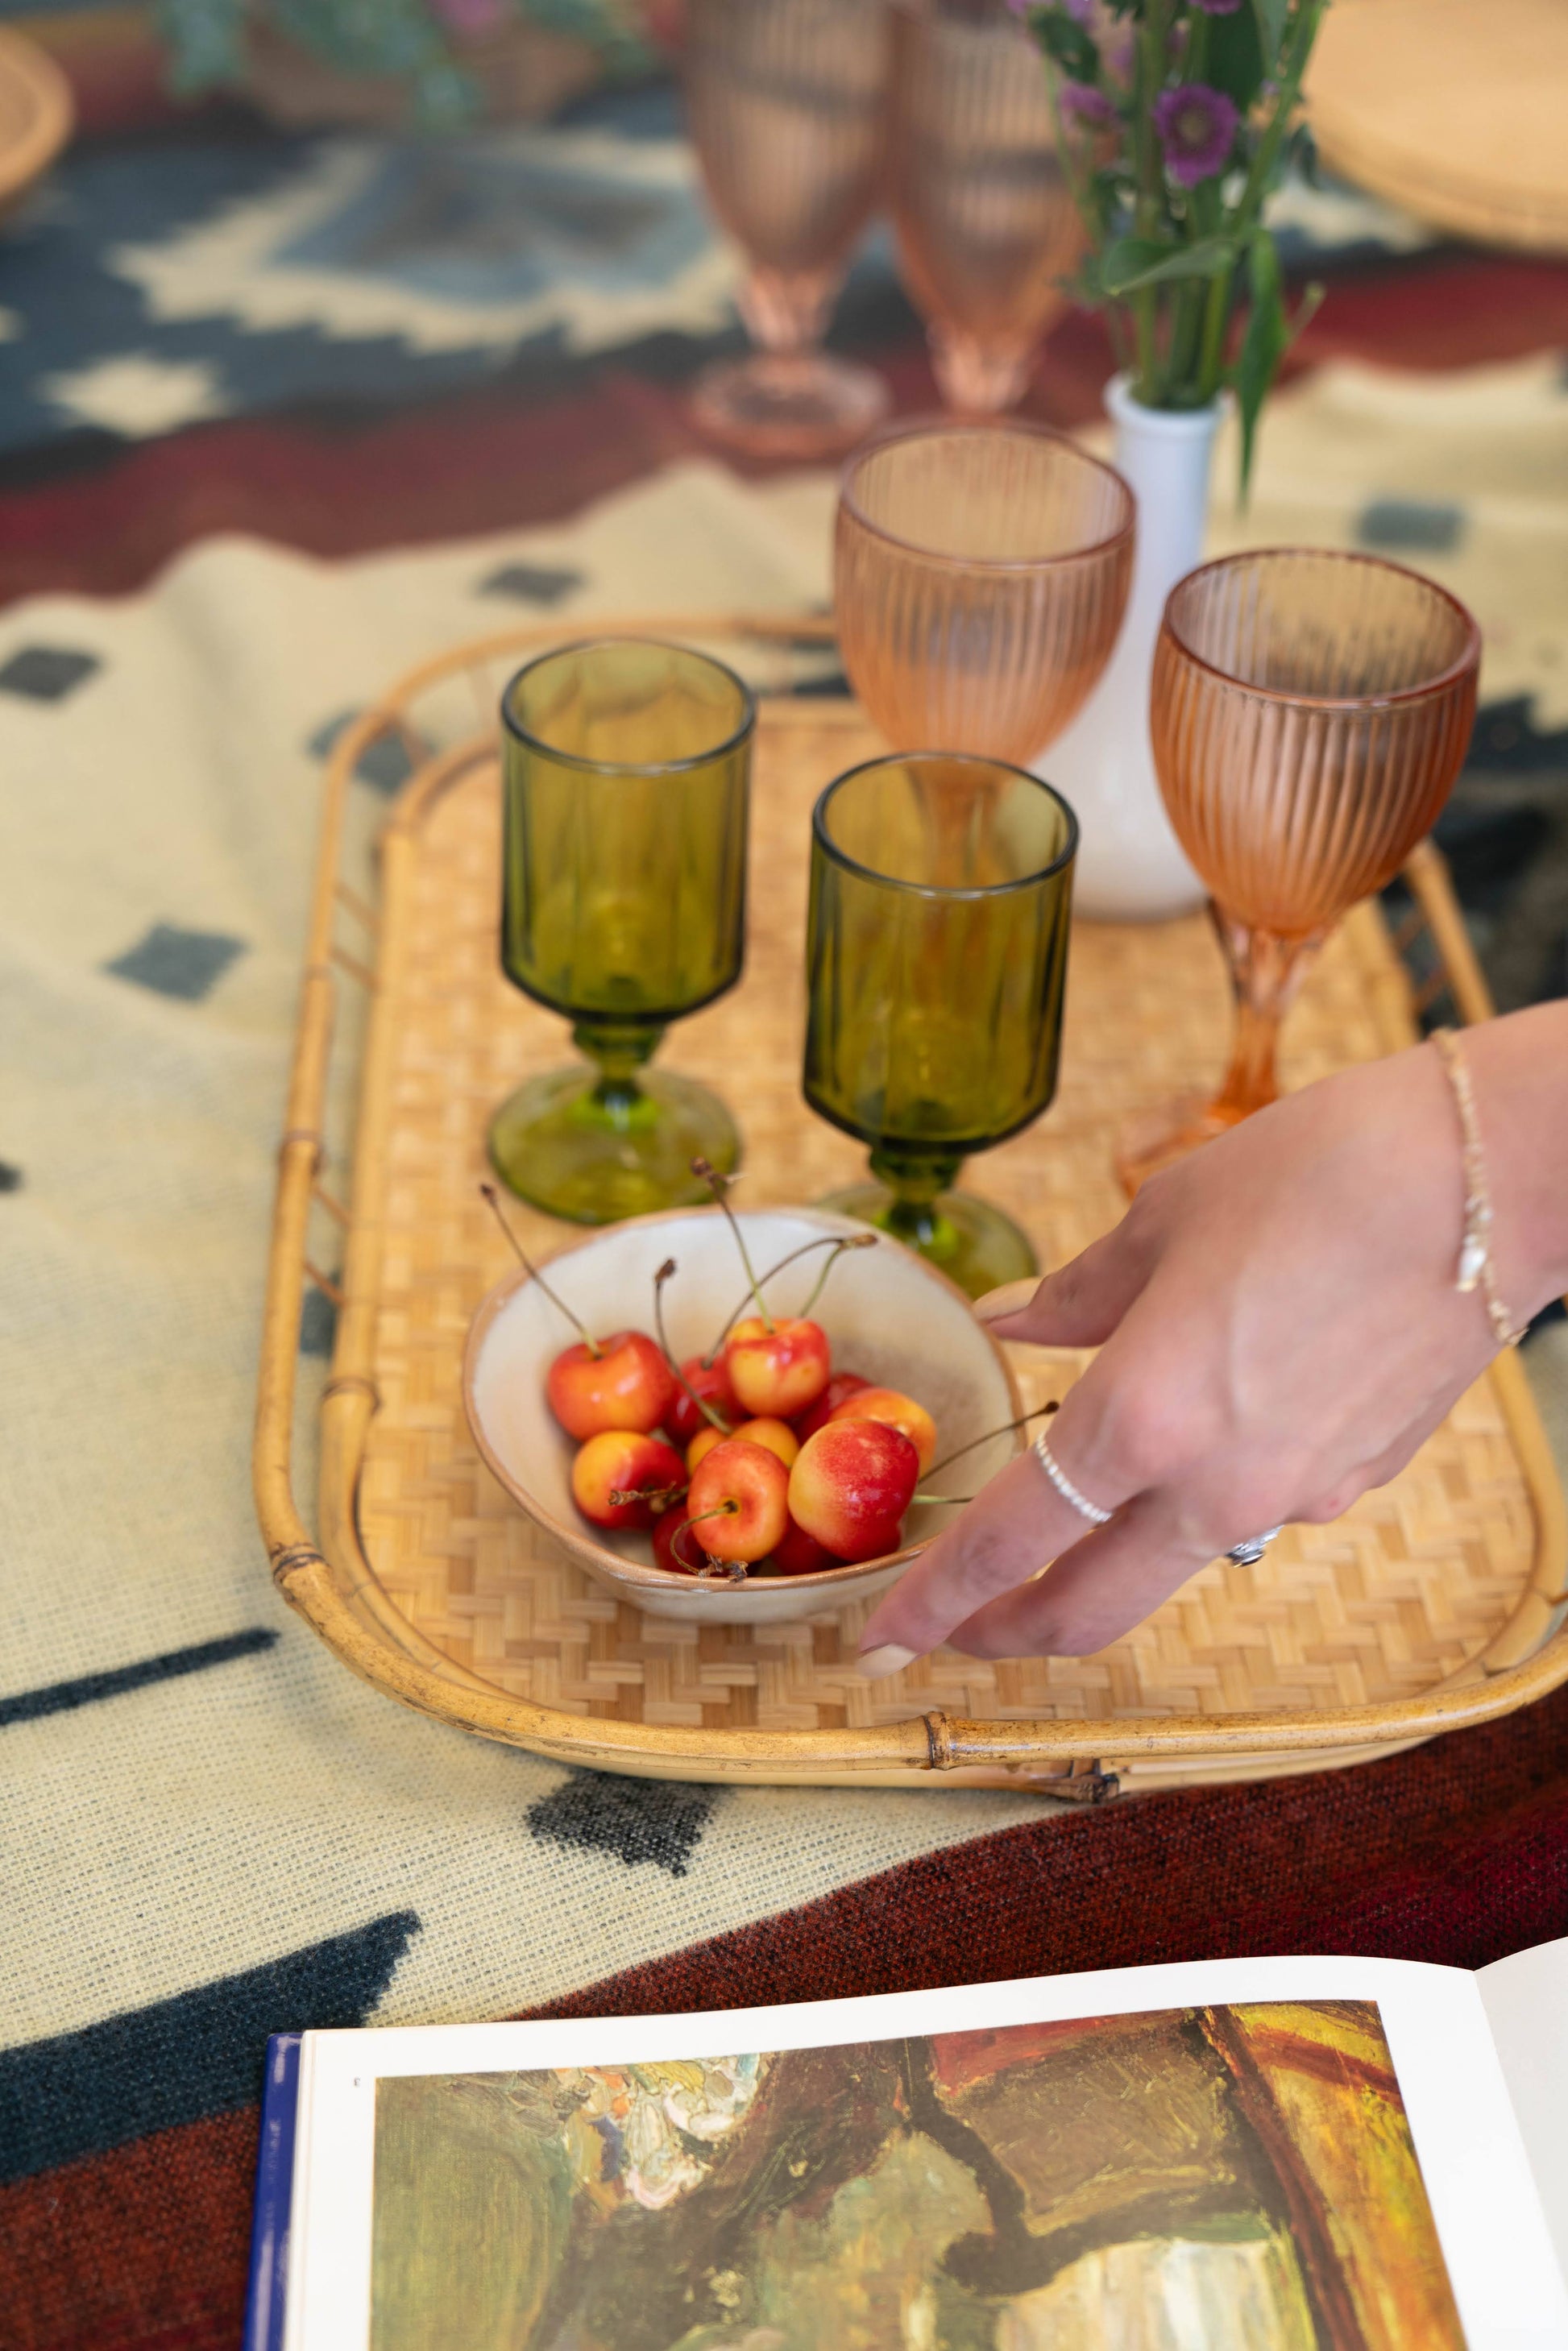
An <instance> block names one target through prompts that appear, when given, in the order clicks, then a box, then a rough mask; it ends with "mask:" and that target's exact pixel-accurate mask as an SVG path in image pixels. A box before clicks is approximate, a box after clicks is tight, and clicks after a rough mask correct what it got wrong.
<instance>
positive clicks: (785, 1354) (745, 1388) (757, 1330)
mask: <svg viewBox="0 0 1568 2351" xmlns="http://www.w3.org/2000/svg"><path fill="white" fill-rule="evenodd" d="M724 1361H725V1368H726V1369H727V1372H728V1374H729V1384H730V1385H731V1387H732V1388H733V1389H734V1390H735V1393H736V1396H737V1400H738V1402H739V1403H741V1404H742V1405H745V1407H746V1410H747V1413H748V1414H750V1415H751V1416H753V1417H754V1418H756V1417H758V1416H763V1415H766V1416H768V1418H769V1419H778V1420H792V1419H793V1418H794V1416H795V1415H796V1414H797V1413H798V1412H804V1411H805V1409H806V1407H807V1405H810V1404H815V1402H816V1400H817V1398H818V1397H819V1396H820V1395H821V1393H822V1390H823V1389H824V1388H825V1387H826V1386H827V1384H828V1379H829V1375H830V1374H831V1370H832V1365H831V1362H830V1361H829V1356H828V1339H827V1333H826V1332H825V1331H824V1330H823V1329H822V1326H821V1323H820V1322H806V1321H805V1320H804V1319H803V1318H802V1317H800V1316H798V1315H792V1316H785V1317H784V1318H782V1319H781V1320H779V1321H776V1322H774V1324H773V1327H772V1329H771V1330H769V1329H768V1324H767V1323H766V1322H764V1321H763V1319H762V1317H761V1315H760V1314H748V1315H747V1317H746V1319H745V1321H744V1322H737V1324H736V1326H735V1328H734V1330H733V1331H732V1332H730V1334H729V1341H728V1343H727V1346H726V1348H725V1351H724Z"/></svg>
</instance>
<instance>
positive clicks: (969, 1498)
mask: <svg viewBox="0 0 1568 2351" xmlns="http://www.w3.org/2000/svg"><path fill="white" fill-rule="evenodd" d="M610 1499H611V1500H612V1502H613V1501H614V1500H615V1499H616V1497H615V1496H614V1495H613V1494H612V1495H611V1497H610ZM909 1499H910V1500H911V1501H912V1502H946V1503H947V1504H949V1505H950V1506H951V1507H954V1508H956V1506H957V1505H958V1504H959V1503H961V1502H975V1501H978V1499H979V1496H978V1495H977V1494H911V1496H910V1497H909Z"/></svg>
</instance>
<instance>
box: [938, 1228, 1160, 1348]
mask: <svg viewBox="0 0 1568 2351" xmlns="http://www.w3.org/2000/svg"><path fill="white" fill-rule="evenodd" d="M1143 1232H1144V1228H1142V1227H1141V1226H1139V1225H1136V1224H1134V1221H1133V1219H1131V1218H1130V1217H1123V1219H1122V1222H1121V1223H1120V1224H1119V1225H1118V1226H1117V1227H1116V1228H1115V1230H1114V1231H1113V1232H1109V1233H1107V1234H1105V1236H1104V1238H1103V1239H1101V1240H1097V1241H1095V1242H1093V1243H1092V1246H1091V1247H1090V1248H1088V1249H1085V1250H1084V1251H1083V1252H1082V1255H1081V1256H1079V1257H1075V1258H1072V1259H1070V1260H1069V1261H1068V1263H1067V1264H1066V1265H1061V1266H1058V1267H1057V1269H1056V1271H1055V1272H1054V1273H1048V1274H1047V1275H1046V1277H1045V1279H1044V1280H1043V1281H1041V1282H1040V1284H1039V1286H1038V1288H1037V1289H1036V1290H1034V1292H1033V1294H1032V1295H1031V1296H1030V1297H1029V1298H1028V1299H1027V1301H1025V1300H1021V1299H1020V1297H1019V1293H1020V1291H1021V1290H1022V1288H1023V1285H1022V1283H1021V1282H1009V1284H1008V1286H1007V1288H1006V1289H1005V1290H992V1291H991V1293H990V1295H989V1296H988V1297H986V1298H982V1299H981V1300H980V1301H979V1304H978V1305H977V1307H976V1309H975V1311H976V1312H977V1314H978V1316H979V1318H980V1320H981V1322H984V1323H985V1324H986V1325H987V1326H988V1329H989V1330H991V1331H993V1332H995V1333H996V1335H997V1337H998V1339H1024V1340H1028V1341H1030V1343H1032V1344H1033V1345H1035V1346H1037V1347H1098V1346H1101V1345H1103V1343H1104V1342H1105V1341H1106V1340H1107V1339H1108V1338H1109V1337H1110V1336H1111V1333H1112V1332H1113V1330H1114V1329H1115V1328H1116V1325H1117V1323H1118V1322H1120V1321H1121V1320H1122V1317H1123V1316H1124V1314H1125V1313H1126V1311H1127V1309H1128V1308H1129V1307H1130V1306H1131V1305H1132V1304H1133V1302H1134V1300H1135V1299H1136V1298H1137V1297H1138V1295H1139V1294H1140V1292H1141V1291H1142V1290H1143V1289H1144V1286H1145V1283H1146V1282H1147V1280H1148V1279H1149V1276H1150V1274H1151V1273H1152V1272H1153V1271H1154V1267H1155V1250H1154V1249H1153V1246H1152V1244H1151V1243H1150V1242H1149V1241H1147V1240H1145V1238H1143Z"/></svg>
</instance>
